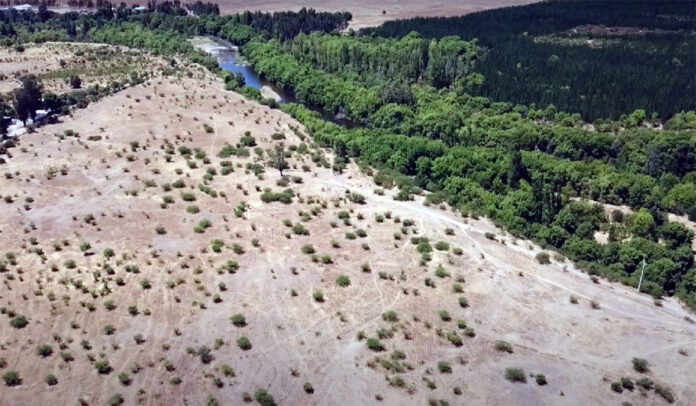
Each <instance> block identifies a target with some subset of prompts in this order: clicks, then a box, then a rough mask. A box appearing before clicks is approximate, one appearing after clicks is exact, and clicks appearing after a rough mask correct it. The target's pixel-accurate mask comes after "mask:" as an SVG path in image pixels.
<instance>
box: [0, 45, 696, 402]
mask: <svg viewBox="0 0 696 406" xmlns="http://www.w3.org/2000/svg"><path fill="white" fill-rule="evenodd" d="M51 46H54V45H50V44H49V45H46V46H45V47H51ZM41 49H42V48H38V49H37V48H30V49H29V51H28V53H29V54H30V55H34V54H35V53H39V52H48V49H50V48H46V51H41ZM99 49H101V48H99ZM3 52H5V53H11V52H10V51H7V50H4V51H3ZM89 52H90V51H85V55H89ZM129 52H133V53H134V55H132V56H131V58H133V60H135V61H142V66H143V67H144V68H145V67H148V69H149V67H150V66H152V65H151V64H149V63H145V62H146V61H150V59H148V58H149V57H148V56H146V55H137V54H138V51H129ZM69 55H72V56H68V57H65V56H62V58H64V59H65V60H66V61H68V64H73V63H77V62H70V61H74V59H75V58H78V59H79V57H77V55H76V53H73V54H69ZM126 55H128V54H126ZM6 58H12V56H10V55H6V56H4V57H3V59H6ZM27 58H29V56H27ZM36 58H37V59H36V60H37V62H35V63H31V62H29V61H30V60H31V59H29V60H28V61H25V62H27V63H26V64H25V65H23V66H20V65H21V64H20V63H19V62H15V65H13V67H12V68H11V69H10V71H11V70H13V69H14V70H17V69H21V70H27V71H28V73H35V74H38V75H50V74H51V72H56V71H60V68H59V66H60V65H59V62H58V61H56V60H54V59H51V58H50V57H47V62H46V64H40V63H38V61H39V59H40V57H38V56H37V57H36ZM158 61H159V60H158ZM160 63H161V62H160ZM88 65H89V64H88ZM2 66H3V67H4V66H5V62H4V61H3V63H2ZM69 66H73V65H69ZM89 66H91V65H89ZM45 69H48V71H46V70H45ZM85 69H87V70H89V69H96V68H94V67H92V68H85ZM153 69H154V67H153ZM8 72H9V71H8ZM81 76H82V77H87V76H89V75H87V74H84V75H81ZM95 76H96V77H99V75H95ZM56 80H57V79H56ZM94 80H95V81H97V80H102V79H94ZM44 83H46V84H47V86H55V87H54V89H56V91H59V86H60V83H59V81H57V82H55V83H54V84H50V83H52V82H51V81H50V80H47V81H45V82H44ZM6 160H7V163H6V164H5V165H3V166H2V167H0V176H1V177H0V198H1V200H0V205H2V207H3V210H2V211H0V224H1V225H2V227H0V247H2V248H0V254H1V255H2V259H1V260H0V278H1V279H2V283H3V289H2V290H0V310H1V313H2V317H0V375H2V376H3V379H4V381H3V382H0V384H2V385H3V386H2V400H0V403H2V404H8V405H20V404H47V403H51V402H55V401H56V400H57V399H61V401H62V402H63V403H66V404H85V405H103V404H111V405H115V404H128V405H130V404H146V405H172V404H192V405H200V404H209V405H212V404H224V405H227V404H243V402H245V401H249V402H257V403H258V404H262V405H270V404H278V405H326V404H330V405H345V404H389V405H397V404H419V405H422V404H451V405H459V404H492V405H504V404H529V405H532V404H534V405H539V404H543V405H577V404H621V403H624V404H628V403H630V404H633V405H661V404H667V403H668V402H670V403H671V402H674V403H675V404H681V405H688V404H690V402H691V400H692V399H696V390H695V389H694V387H693V384H692V383H693V382H692V369H693V366H694V364H695V362H696V361H694V357H696V353H695V352H694V350H693V348H694V343H696V324H694V316H693V315H692V314H691V313H690V312H689V311H687V310H686V309H685V308H684V307H683V306H682V305H681V304H680V303H679V302H678V301H677V300H676V299H674V298H669V297H666V298H664V299H663V300H653V299H652V298H650V297H649V296H647V295H643V294H639V293H637V292H636V290H635V289H634V288H630V287H627V286H623V285H619V284H617V283H611V282H609V281H606V280H603V279H597V278H596V277H594V276H590V275H588V274H586V273H583V272H581V271H579V270H578V269H577V268H576V266H575V265H574V264H573V263H572V262H570V261H568V260H565V259H564V258H563V257H561V256H560V255H558V254H554V253H552V252H550V251H544V250H542V249H541V248H540V247H539V246H538V245H536V244H534V243H531V242H530V241H527V240H524V239H520V238H516V237H513V236H512V235H510V234H509V233H506V232H504V231H502V230H501V229H500V228H497V227H495V226H494V225H493V224H492V223H491V222H490V221H489V220H486V219H483V218H475V217H463V216H462V215H461V214H459V213H457V212H456V211H455V210H452V209H451V208H450V207H449V206H447V205H446V204H444V203H443V204H441V205H435V204H430V203H427V202H426V201H425V200H424V198H423V196H415V197H414V200H410V201H399V200H395V199H394V196H395V195H396V193H397V192H398V190H397V189H388V188H387V189H385V188H382V187H379V186H377V185H376V184H375V183H374V181H373V180H372V178H371V177H370V176H369V175H370V171H371V169H369V168H365V167H363V168H362V169H360V168H358V166H357V165H356V164H354V163H349V164H348V165H347V166H346V167H345V169H343V170H342V171H341V172H337V171H335V170H334V169H333V168H332V167H331V164H330V163H331V162H333V161H334V155H333V152H332V151H330V150H328V149H322V148H319V147H318V146H317V145H315V144H314V143H313V141H312V140H311V138H310V137H309V136H308V134H307V130H306V129H305V128H304V126H302V125H301V124H300V123H299V122H297V121H295V120H294V119H292V118H291V117H290V116H289V115H287V114H285V113H283V112H281V111H279V110H277V109H271V108H269V107H268V106H263V105H261V104H259V103H257V102H255V101H251V100H247V99H244V98H243V97H242V96H240V95H238V94H236V93H233V92H230V91H226V90H224V84H223V82H222V81H221V80H220V79H219V78H217V77H215V76H214V75H212V74H210V73H208V72H207V71H206V70H205V69H203V68H202V67H199V66H196V65H192V64H186V65H181V66H179V67H178V68H177V70H176V71H175V72H173V73H172V74H170V75H166V76H163V75H154V76H151V77H149V78H148V79H147V80H146V81H145V82H144V83H141V84H137V85H134V86H131V87H129V88H127V89H124V90H122V91H120V92H116V93H114V94H112V95H109V96H106V97H104V98H102V99H101V100H99V101H97V102H94V103H92V104H90V105H89V106H88V107H87V108H84V109H77V110H74V111H72V114H71V115H69V116H62V117H61V118H60V120H59V122H58V123H57V124H51V125H45V126H42V127H39V128H37V129H36V131H34V132H33V133H27V134H24V135H23V136H22V138H21V143H20V144H19V145H18V146H17V147H16V148H13V149H11V150H9V152H8V155H7V157H6ZM279 169H281V170H282V176H281V170H279ZM627 343H630V345H627ZM626 402H627V403H626Z"/></svg>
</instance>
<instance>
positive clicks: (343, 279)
mask: <svg viewBox="0 0 696 406" xmlns="http://www.w3.org/2000/svg"><path fill="white" fill-rule="evenodd" d="M336 285H338V286H340V287H346V286H349V285H350V278H349V277H348V276H346V275H338V277H337V278H336Z"/></svg>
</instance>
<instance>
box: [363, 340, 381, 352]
mask: <svg viewBox="0 0 696 406" xmlns="http://www.w3.org/2000/svg"><path fill="white" fill-rule="evenodd" d="M365 345H367V348H369V349H371V350H372V351H383V350H384V346H383V345H382V342H381V341H379V339H377V338H374V337H370V338H368V339H367V341H365Z"/></svg>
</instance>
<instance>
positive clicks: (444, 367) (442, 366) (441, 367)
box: [437, 361, 452, 374]
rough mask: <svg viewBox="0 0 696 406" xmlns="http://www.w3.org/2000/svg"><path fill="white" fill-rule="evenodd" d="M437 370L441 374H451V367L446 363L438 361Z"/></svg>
mask: <svg viewBox="0 0 696 406" xmlns="http://www.w3.org/2000/svg"><path fill="white" fill-rule="evenodd" d="M437 369H438V371H440V373H441V374H451V373H452V366H451V365H450V364H449V363H448V362H446V361H440V362H438V363H437Z"/></svg>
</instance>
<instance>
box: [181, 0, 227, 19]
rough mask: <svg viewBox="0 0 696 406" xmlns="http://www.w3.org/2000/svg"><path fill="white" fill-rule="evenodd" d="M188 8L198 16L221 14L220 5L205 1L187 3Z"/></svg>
mask: <svg viewBox="0 0 696 406" xmlns="http://www.w3.org/2000/svg"><path fill="white" fill-rule="evenodd" d="M186 9H187V10H190V11H191V12H192V13H193V14H195V15H197V16H201V15H207V14H213V15H220V7H219V6H218V5H217V4H215V3H203V2H202V1H200V0H198V1H197V2H195V3H187V4H186Z"/></svg>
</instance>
